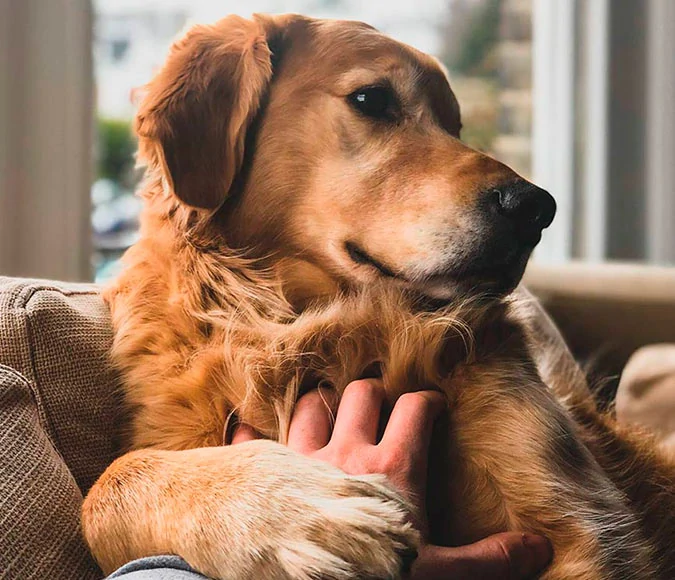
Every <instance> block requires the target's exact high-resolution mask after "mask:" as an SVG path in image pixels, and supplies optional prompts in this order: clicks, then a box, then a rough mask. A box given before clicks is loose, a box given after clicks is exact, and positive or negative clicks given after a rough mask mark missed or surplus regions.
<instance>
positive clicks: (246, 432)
mask: <svg viewBox="0 0 675 580" xmlns="http://www.w3.org/2000/svg"><path fill="white" fill-rule="evenodd" d="M261 437H262V436H261V435H260V433H258V432H257V431H256V430H255V429H254V428H253V427H251V426H250V425H246V424H245V423H239V424H238V425H237V426H236V427H235V428H234V433H233V434H232V442H231V445H236V444H237V443H246V441H253V440H254V439H261Z"/></svg>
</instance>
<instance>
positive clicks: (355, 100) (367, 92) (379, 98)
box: [348, 87, 396, 119]
mask: <svg viewBox="0 0 675 580" xmlns="http://www.w3.org/2000/svg"><path fill="white" fill-rule="evenodd" d="M348 99H349V102H350V103H351V105H352V106H353V107H354V108H355V109H356V110H357V111H359V112H360V113H362V114H363V115H366V116H367V117H372V118H373V119H391V118H392V117H393V116H394V113H395V111H396V97H395V96H394V93H393V91H392V90H391V89H390V88H388V87H365V88H362V89H359V90H358V91H354V92H353V93H352V94H351V95H349V97H348Z"/></svg>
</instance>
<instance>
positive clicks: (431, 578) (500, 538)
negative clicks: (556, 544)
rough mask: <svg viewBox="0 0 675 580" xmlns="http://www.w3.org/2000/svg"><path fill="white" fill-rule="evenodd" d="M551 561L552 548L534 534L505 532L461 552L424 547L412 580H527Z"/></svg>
mask: <svg viewBox="0 0 675 580" xmlns="http://www.w3.org/2000/svg"><path fill="white" fill-rule="evenodd" d="M552 557H553V551H552V549H551V544H550V543H549V541H548V540H547V539H546V538H543V537H541V536H536V535H534V534H522V533H519V532H505V533H502V534H497V535H495V536H490V537H489V538H486V539H484V540H481V541H480V542H476V543H475V544H471V545H469V546H462V547H460V548H442V547H439V546H426V547H425V548H424V549H423V550H422V551H421V552H420V556H419V557H418V559H417V560H416V562H415V564H414V565H413V570H412V578H413V579H415V580H422V579H424V580H441V579H443V580H445V579H446V578H458V579H459V578H471V579H472V580H497V579H500V580H501V579H504V580H526V579H529V578H533V577H534V576H535V575H537V574H538V573H540V572H542V571H543V570H544V569H545V568H546V567H547V566H548V564H549V563H550V561H551V558H552Z"/></svg>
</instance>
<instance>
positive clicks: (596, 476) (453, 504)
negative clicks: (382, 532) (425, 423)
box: [432, 360, 656, 580]
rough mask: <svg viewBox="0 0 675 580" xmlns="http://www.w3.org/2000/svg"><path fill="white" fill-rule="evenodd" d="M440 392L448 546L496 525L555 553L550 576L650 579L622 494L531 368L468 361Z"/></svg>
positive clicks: (644, 547) (645, 548)
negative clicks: (445, 416)
mask: <svg viewBox="0 0 675 580" xmlns="http://www.w3.org/2000/svg"><path fill="white" fill-rule="evenodd" d="M447 390H448V392H449V393H450V396H451V397H452V398H453V399H454V403H455V406H454V411H453V414H452V419H451V422H452V427H451V432H450V435H451V437H450V439H451V443H450V451H449V459H450V460H449V462H448V464H449V465H452V466H453V467H452V469H453V472H452V473H451V474H448V479H447V481H449V482H451V483H450V486H451V488H450V492H449V493H450V498H451V499H450V504H449V505H450V508H449V509H450V510H451V512H453V511H454V513H452V514H451V517H450V518H449V519H448V520H447V524H448V525H447V526H446V527H445V529H442V527H443V526H442V525H441V526H437V528H436V531H437V533H439V534H440V535H441V536H445V538H444V539H445V540H446V541H450V542H453V543H456V542H459V543H465V542H468V541H473V540H475V539H477V538H479V537H483V536H485V535H487V534H489V533H493V532H497V531H502V530H527V531H532V532H536V533H541V534H543V535H545V536H547V537H548V538H550V539H551V541H552V543H553V547H554V552H555V557H554V561H553V564H552V566H551V568H550V570H549V571H548V572H547V573H546V574H545V575H544V578H546V579H547V580H554V579H555V580H563V579H570V578H575V579H588V580H595V579H616V580H619V579H620V580H638V579H639V580H645V579H649V578H655V577H656V575H655V572H654V567H653V564H652V561H651V557H652V553H651V550H650V547H649V544H648V542H647V541H646V540H645V538H644V535H643V534H642V530H641V528H640V526H639V522H638V519H637V518H636V516H635V514H634V513H633V512H632V511H631V509H630V508H629V507H628V505H627V503H626V498H625V496H624V495H623V494H622V493H621V492H620V491H619V490H617V488H616V486H615V485H614V484H613V483H612V481H611V480H610V478H609V477H607V475H606V474H605V472H604V471H603V469H602V468H601V466H600V465H598V463H597V462H596V460H595V459H594V457H593V455H592V454H591V452H590V451H589V450H588V448H587V447H586V446H585V445H584V444H583V442H582V439H581V437H580V434H579V432H578V428H577V426H576V425H575V424H574V421H573V420H572V418H571V417H570V416H569V415H568V413H567V412H566V411H565V410H564V408H563V407H562V406H561V405H560V404H559V403H558V402H557V401H556V400H555V398H554V395H553V393H552V391H551V390H550V389H548V388H546V386H545V385H544V384H543V383H542V382H541V380H540V379H539V378H538V376H537V374H536V372H535V371H534V369H533V368H532V366H531V365H523V364H519V363H517V362H514V361H508V360H500V361H498V362H496V361H492V362H491V363H490V364H473V365H470V366H467V367H465V368H463V369H460V370H459V372H457V373H456V375H455V376H454V377H453V379H452V381H450V382H449V384H448V385H447ZM437 493H438V492H437ZM442 493H447V490H445V491H444V492H442ZM446 515H447V514H446ZM434 519H435V520H436V521H437V522H438V521H439V518H438V517H437V518H433V517H432V521H433V520H434ZM439 527H440V528H441V529H439Z"/></svg>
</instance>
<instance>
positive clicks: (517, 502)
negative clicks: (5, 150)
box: [83, 16, 675, 580]
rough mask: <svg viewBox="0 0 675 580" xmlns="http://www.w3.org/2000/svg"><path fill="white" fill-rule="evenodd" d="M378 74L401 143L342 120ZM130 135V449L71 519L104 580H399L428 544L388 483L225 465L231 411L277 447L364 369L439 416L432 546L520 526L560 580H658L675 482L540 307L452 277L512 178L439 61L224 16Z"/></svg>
mask: <svg viewBox="0 0 675 580" xmlns="http://www.w3.org/2000/svg"><path fill="white" fill-rule="evenodd" d="M383 78H386V79H387V81H388V82H390V83H391V84H392V85H394V86H395V87H396V90H397V91H398V93H399V94H401V95H403V96H402V97H401V98H402V99H403V100H404V101H405V110H406V113H405V118H404V119H402V120H399V122H398V124H397V125H396V126H394V125H389V126H379V125H376V124H375V125H374V124H372V123H367V122H364V121H363V119H360V118H359V117H358V116H355V115H354V113H353V111H351V110H350V109H349V108H348V106H347V105H345V101H344V99H345V97H346V96H347V95H349V94H350V93H351V92H352V91H354V90H356V89H357V88H359V87H360V86H368V85H369V84H372V83H373V82H379V81H380V80H381V79H383ZM420 79H421V80H420ZM136 126H137V131H138V134H139V137H140V150H139V153H140V159H141V160H142V161H143V162H144V163H145V164H146V165H147V172H146V181H145V183H144V185H143V188H142V190H141V194H142V196H143V197H144V199H145V209H144V213H143V217H142V230H141V240H140V241H139V242H138V244H136V245H135V246H134V247H133V248H131V249H130V250H129V251H128V253H127V254H126V256H125V263H126V269H125V271H124V273H123V274H122V275H121V276H120V278H119V279H118V280H117V281H116V283H115V284H114V285H113V286H112V287H111V288H110V290H109V291H108V294H107V296H106V298H107V300H108V303H109V304H110V307H111V311H112V316H113V322H114V326H115V343H114V348H113V356H114V360H115V363H116V365H117V366H118V367H119V368H120V370H121V371H122V375H123V378H124V383H125V391H126V398H127V402H128V403H129V405H130V407H131V409H132V411H133V415H132V421H131V426H130V437H129V440H130V441H129V442H130V446H131V447H132V448H133V449H134V451H131V452H130V453H128V454H127V455H125V456H123V457H121V458H120V459H119V460H118V461H116V462H115V463H114V464H113V465H112V466H111V467H110V468H109V469H108V470H107V471H106V472H105V473H104V474H103V476H102V477H101V479H100V480H99V481H98V482H97V484H96V485H95V486H94V488H93V489H92V491H91V492H90V494H89V495H88V497H87V499H86V501H85V504H84V507H83V529H84V534H85V537H86V539H87V541H88V543H89V545H90V546H91V548H92V551H93V553H94V555H95V556H96V558H97V559H98V561H99V563H100V564H101V566H102V567H103V569H104V570H105V571H111V570H112V569H114V568H115V567H117V566H119V565H121V564H123V563H124V562H126V561H128V560H130V559H132V558H136V557H140V556H144V555H149V554H157V553H166V552H169V553H177V554H180V555H181V556H183V557H184V558H185V559H186V560H187V561H188V562H189V563H190V564H192V565H193V566H194V567H195V568H197V569H198V570H200V571H202V572H204V573H205V574H208V575H211V576H213V577H217V578H224V579H228V578H232V579H235V578H236V579H237V580H239V579H245V578H251V579H252V578H354V577H364V576H367V577H374V578H390V577H391V578H394V577H399V575H400V574H401V568H402V561H403V557H402V556H404V555H405V554H406V553H408V552H410V551H411V550H414V549H415V547H416V546H417V545H418V542H419V537H418V534H417V533H416V532H415V530H413V529H412V528H411V526H410V524H409V523H408V522H407V519H406V504H405V502H404V501H403V500H402V499H401V497H400V496H399V495H398V494H397V493H395V492H394V491H392V490H391V489H390V488H389V487H388V486H387V484H386V482H384V481H383V480H382V478H378V477H363V478H357V477H349V476H346V475H344V474H343V473H341V472H340V471H339V470H336V469H333V468H331V467H330V466H327V465H324V464H321V463H320V462H317V461H314V460H310V459H307V458H304V457H301V456H299V455H297V454H294V453H292V452H290V451H288V450H287V449H285V448H284V447H283V446H281V445H279V444H278V443H272V442H256V443H250V444H244V445H240V446H235V447H228V446H223V445H222V444H223V442H224V439H225V432H226V428H227V424H228V418H229V416H230V414H231V413H233V412H236V414H237V415H238V417H239V419H240V420H242V421H245V422H247V423H249V424H251V425H252V426H254V427H255V428H256V429H258V430H259V431H260V432H261V433H263V434H264V435H266V436H267V437H269V438H270V439H272V440H279V441H282V442H283V440H284V438H285V435H286V433H287V429H288V423H289V419H290V415H291V412H292V409H293V406H294V404H295V402H296V401H297V399H298V397H299V396H300V394H301V393H302V392H304V391H306V390H307V389H309V388H312V387H315V386H317V385H319V384H329V385H331V386H332V387H334V388H335V389H336V390H338V391H341V390H342V389H344V387H345V386H346V385H347V383H349V382H350V381H352V380H355V379H358V378H360V377H362V376H364V374H366V373H368V372H371V371H372V369H373V368H379V369H380V371H381V373H382V376H383V379H384V383H385V385H386V387H387V389H388V398H389V403H390V404H391V403H393V402H394V401H395V400H396V398H397V397H399V396H400V395H401V394H402V393H404V392H406V391H409V390H415V389H422V388H427V387H430V388H439V389H441V390H443V391H444V392H445V393H446V394H447V396H448V399H449V401H450V410H451V413H450V423H449V425H446V426H445V427H444V429H445V432H444V433H441V434H440V436H439V437H438V438H437V442H436V443H435V446H434V448H433V449H432V452H433V454H434V458H435V461H433V462H432V465H434V466H435V467H434V470H435V471H434V473H433V474H432V477H431V490H430V496H429V509H430V512H431V514H430V515H431V532H432V538H431V539H432V540H433V541H434V542H437V543H441V544H446V545H453V544H457V543H463V542H468V541H472V540H475V539H478V538H480V537H483V536H485V535H487V534H490V533H493V532H497V531H502V530H511V529H522V530H530V531H533V532H538V533H544V534H546V535H547V536H548V537H549V538H550V539H551V541H552V543H553V546H554V549H555V558H554V562H553V564H552V566H551V568H550V570H549V571H548V572H547V573H546V575H545V578H547V579H549V580H554V579H569V578H580V579H589V580H590V579H601V578H603V579H605V578H607V579H609V578H616V579H618V578H621V579H643V578H657V577H658V578H664V579H665V578H671V577H672V575H671V574H672V572H673V570H675V558H674V557H673V556H672V554H671V553H670V550H669V549H668V545H669V542H670V541H671V538H672V537H673V534H675V523H674V522H673V514H675V499H674V498H675V483H674V481H675V468H674V467H673V463H672V462H671V461H670V460H669V459H667V458H665V457H663V456H662V455H661V454H660V452H659V451H658V450H657V449H656V447H655V445H654V444H653V443H652V442H651V440H650V439H649V438H648V437H647V436H644V435H635V434H633V433H626V432H624V431H623V430H621V429H619V428H617V427H616V426H615V425H614V423H613V421H612V419H611V418H608V417H603V416H600V415H599V414H598V412H597V411H596V410H595V406H594V404H593V401H592V398H591V396H590V394H589V392H588V389H587V387H586V384H585V380H584V378H583V376H582V375H581V373H580V372H579V371H578V369H577V367H576V365H574V363H573V361H571V359H570V358H569V355H568V353H567V352H566V351H565V350H564V348H563V349H562V350H561V344H560V343H554V344H542V342H541V337H542V336H543V335H542V333H541V331H540V329H537V328H535V327H534V326H533V325H534V323H535V321H536V320H537V318H536V317H533V316H532V315H531V314H530V313H529V312H528V309H529V307H530V304H529V302H528V301H527V300H523V299H518V298H510V299H503V300H494V299H487V298H486V297H485V294H484V293H483V292H481V290H485V288H484V287H483V286H482V285H481V284H482V280H481V279H480V278H478V277H476V278H474V277H472V276H471V275H469V274H466V275H463V274H462V268H461V266H458V264H463V263H464V262H465V261H466V260H467V255H468V254H469V253H470V252H473V251H475V248H473V246H472V244H473V245H476V244H477V243H478V245H479V246H480V236H481V235H482V232H481V230H480V227H479V226H480V224H479V223H478V222H476V218H475V216H474V213H475V210H476V207H478V206H479V204H480V195H481V193H482V192H485V191H486V190H489V189H490V188H493V187H496V186H497V185H499V184H501V183H504V182H507V181H509V180H513V179H516V178H517V176H515V174H514V173H513V172H512V171H511V170H509V169H508V168H506V167H505V166H503V165H501V164H499V163H497V162H496V161H494V160H492V159H490V158H488V157H486V156H483V155H481V154H480V153H477V152H475V151H472V150H470V149H469V148H467V147H466V146H465V145H463V144H462V143H461V142H460V141H459V140H458V139H457V138H456V137H458V135H459V130H460V120H459V109H458V106H457V103H456V100H455V98H454V96H453V95H452V92H451V91H450V89H449V87H448V85H447V81H446V77H445V75H444V74H443V72H442V70H441V69H440V68H439V67H438V65H437V64H436V63H435V61H434V60H433V59H431V58H430V57H428V56H426V55H423V54H421V53H419V52H417V51H414V50H413V49H411V48H409V47H405V46H403V45H400V44H398V43H396V42H394V41H392V40H389V39H387V38H386V37H384V36H382V35H381V34H379V33H377V32H376V31H374V30H373V29H371V28H369V27H367V26H365V25H362V24H358V23H345V22H324V21H313V20H310V19H305V18H303V17H297V16H285V17H275V18H272V17H263V16H257V17H255V18H254V19H253V20H244V19H240V18H236V17H230V18H227V19H224V20H223V21H221V22H219V23H218V24H216V25H215V26H213V27H197V28H195V29H193V30H192V31H191V32H190V33H188V35H187V37H186V38H185V39H183V40H182V41H180V42H179V43H177V45H176V46H175V47H174V49H173V51H172V55H171V56H170V58H169V60H168V62H167V65H166V66H165V68H164V69H163V70H162V71H161V72H160V73H159V74H158V76H157V77H156V78H155V80H153V81H152V83H150V85H149V86H148V89H147V95H146V97H145V99H144V101H143V104H142V105H141V108H140V111H139V114H138V118H137V125H136ZM345 239H347V240H349V241H353V242H355V243H358V245H359V246H360V247H365V248H367V250H368V252H369V253H370V254H371V255H373V256H375V257H376V258H377V260H378V261H381V262H382V263H383V264H386V265H387V267H389V268H391V270H392V271H393V274H395V275H394V276H393V277H388V276H383V275H382V272H380V273H378V272H377V269H376V268H373V267H372V266H371V265H367V264H361V263H355V262H353V261H351V262H350V260H349V256H348V255H347V254H346V253H345V252H344V249H343V247H342V241H344V240H345ZM476 239H478V240H479V242H475V240H476ZM472 240H474V241H473V242H472ZM479 251H482V250H481V249H480V247H479ZM522 266H524V263H523V264H521V265H519V266H517V267H522ZM436 271H441V272H444V273H446V274H447V272H452V273H453V275H452V276H449V275H445V274H444V276H442V277H439V276H435V272H436ZM520 273H522V269H521V270H520ZM520 273H519V272H516V277H519V275H520ZM474 286H475V287H476V288H473V287H474ZM474 290H475V291H474ZM424 296H428V297H431V298H434V299H440V300H441V301H442V303H436V302H434V303H433V306H434V307H433V308H430V307H429V301H428V299H427V298H424ZM658 506H669V507H668V508H666V507H664V508H663V509H659V507H658Z"/></svg>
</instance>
